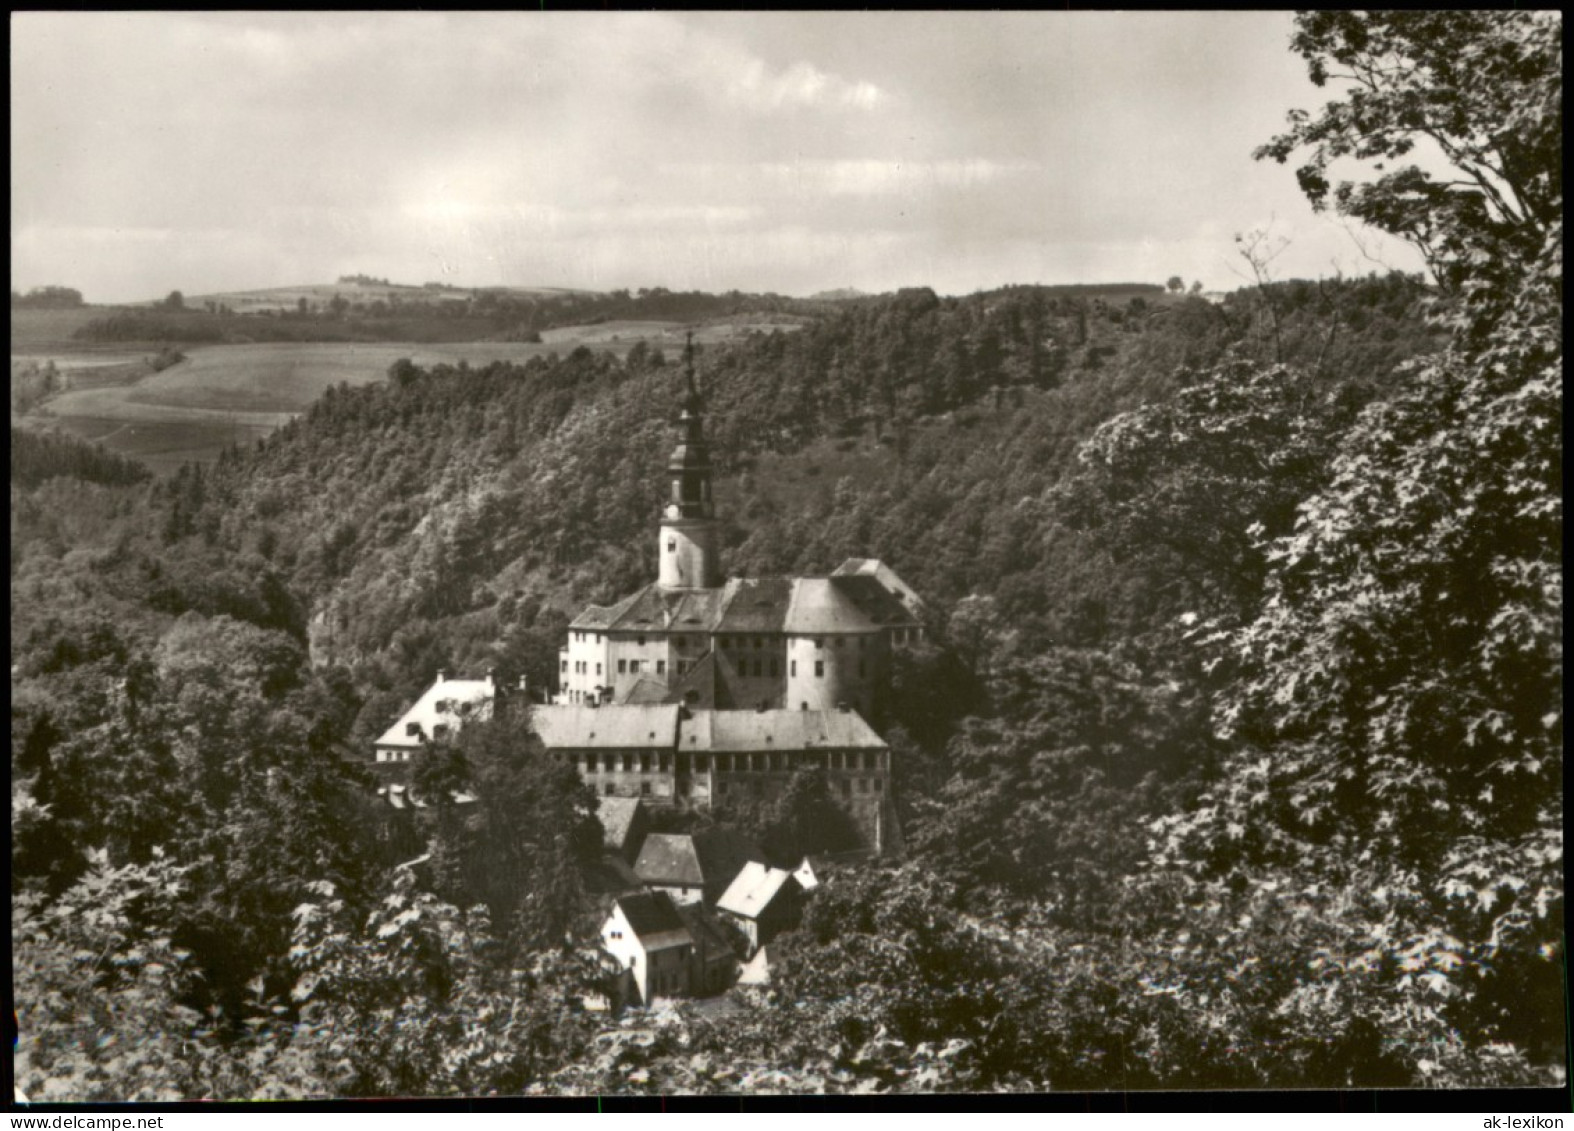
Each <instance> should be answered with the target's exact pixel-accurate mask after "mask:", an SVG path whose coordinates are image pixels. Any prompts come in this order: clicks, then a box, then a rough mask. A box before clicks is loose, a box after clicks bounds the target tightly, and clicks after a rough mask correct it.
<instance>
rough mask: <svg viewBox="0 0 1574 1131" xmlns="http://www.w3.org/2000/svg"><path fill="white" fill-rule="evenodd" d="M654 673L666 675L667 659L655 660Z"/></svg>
mask: <svg viewBox="0 0 1574 1131" xmlns="http://www.w3.org/2000/svg"><path fill="white" fill-rule="evenodd" d="M656 674H657V675H666V674H667V661H666V660H657V661H656Z"/></svg>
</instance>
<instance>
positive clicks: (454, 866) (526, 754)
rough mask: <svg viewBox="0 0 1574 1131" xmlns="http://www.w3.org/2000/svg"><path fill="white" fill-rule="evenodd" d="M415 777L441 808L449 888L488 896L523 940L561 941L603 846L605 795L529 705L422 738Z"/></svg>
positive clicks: (436, 841) (442, 870) (442, 860)
mask: <svg viewBox="0 0 1574 1131" xmlns="http://www.w3.org/2000/svg"><path fill="white" fill-rule="evenodd" d="M527 706H528V705H526V704H520V707H521V708H525V707H527ZM411 786H412V788H413V789H414V790H415V791H416V792H417V793H419V794H420V795H421V796H422V797H424V798H425V799H426V800H427V802H428V803H429V805H430V806H431V807H432V809H433V811H434V813H435V815H436V816H435V822H436V823H435V827H434V828H433V834H432V835H433V842H432V847H433V855H434V863H436V864H437V865H439V867H438V869H437V870H438V872H439V874H440V885H441V887H442V888H443V890H444V891H445V892H447V893H449V894H451V895H452V896H453V897H454V898H456V899H460V898H462V899H466V900H476V899H479V900H482V901H484V902H485V903H486V904H487V906H488V907H489V908H491V911H492V915H493V918H494V920H495V921H496V922H498V923H499V924H501V925H503V926H504V928H505V930H506V931H507V933H508V934H509V936H510V937H511V938H512V939H513V941H514V942H515V943H516V944H525V945H530V946H561V945H563V944H564V941H565V939H566V938H567V937H569V936H571V935H572V933H573V932H574V930H575V928H576V925H577V923H578V920H579V919H580V917H581V916H582V915H583V913H584V910H585V892H584V888H583V884H582V881H581V879H580V867H581V865H582V864H584V863H586V862H588V861H590V860H593V859H594V858H595V857H596V855H597V854H598V853H599V852H600V848H601V826H600V822H599V821H598V820H597V818H596V816H595V813H596V808H597V802H596V797H595V794H594V793H593V792H592V791H591V789H590V787H589V786H587V785H585V784H584V782H583V781H582V780H581V779H580V777H579V772H578V771H577V770H576V769H575V768H574V767H573V766H572V765H571V764H569V763H568V762H565V761H562V760H560V759H556V758H552V757H550V756H549V755H548V754H547V753H546V751H545V749H544V748H543V747H542V745H541V740H540V739H539V738H537V737H536V735H535V734H534V732H533V731H531V730H530V728H529V722H528V719H527V718H525V717H522V711H521V712H520V713H517V714H516V713H512V712H509V713H507V714H504V715H503V716H502V717H498V718H494V719H472V720H470V721H468V722H466V723H465V725H464V727H463V729H462V730H461V731H460V732H459V734H458V735H457V737H455V738H454V739H452V740H451V741H450V740H440V741H438V742H434V743H432V744H430V745H429V746H426V747H424V748H423V749H422V751H421V752H420V753H419V754H418V755H417V756H416V760H415V763H414V765H413V767H412V774H411ZM466 798H473V800H465V799H466Z"/></svg>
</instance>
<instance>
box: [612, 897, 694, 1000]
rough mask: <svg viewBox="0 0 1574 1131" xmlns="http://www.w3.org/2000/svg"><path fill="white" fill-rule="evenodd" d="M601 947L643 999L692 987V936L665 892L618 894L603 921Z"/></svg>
mask: <svg viewBox="0 0 1574 1131" xmlns="http://www.w3.org/2000/svg"><path fill="white" fill-rule="evenodd" d="M601 946H602V949H603V950H605V951H606V952H607V953H608V954H610V955H611V956H612V957H613V958H614V959H616V960H617V963H618V967H619V969H620V970H622V971H623V972H624V977H625V978H626V979H627V980H628V982H629V983H631V987H632V989H633V991H634V993H635V994H637V995H638V1000H639V1002H640V1003H641V1004H644V1005H649V1004H650V1003H651V1002H653V1001H654V1000H655V999H656V998H658V997H678V996H681V995H684V994H687V993H688V992H689V965H690V961H691V959H692V958H693V951H694V938H693V936H692V935H691V934H690V933H689V928H688V925H687V924H686V923H685V922H684V921H683V917H682V916H681V915H679V914H678V909H677V906H676V905H675V904H674V903H673V902H672V899H671V898H670V897H669V896H668V895H667V893H666V892H661V891H654V892H648V891H647V892H636V893H632V894H629V895H622V896H619V897H618V898H617V899H616V900H615V901H614V902H613V904H612V910H611V912H610V913H609V914H608V915H607V918H606V922H604V923H603V924H602V927H601Z"/></svg>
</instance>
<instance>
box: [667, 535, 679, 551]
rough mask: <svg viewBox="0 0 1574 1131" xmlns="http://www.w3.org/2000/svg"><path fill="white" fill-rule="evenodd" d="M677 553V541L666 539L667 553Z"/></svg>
mask: <svg viewBox="0 0 1574 1131" xmlns="http://www.w3.org/2000/svg"><path fill="white" fill-rule="evenodd" d="M677 552H678V540H677V539H676V538H668V539H667V553H669V554H675V553H677Z"/></svg>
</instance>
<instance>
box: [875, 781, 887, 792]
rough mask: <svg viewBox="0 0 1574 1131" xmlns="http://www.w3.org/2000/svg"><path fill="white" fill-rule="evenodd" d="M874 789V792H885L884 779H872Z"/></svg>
mask: <svg viewBox="0 0 1574 1131" xmlns="http://www.w3.org/2000/svg"><path fill="white" fill-rule="evenodd" d="M874 791H875V792H876V793H884V792H885V781H884V780H883V779H881V778H875V779H874Z"/></svg>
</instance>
